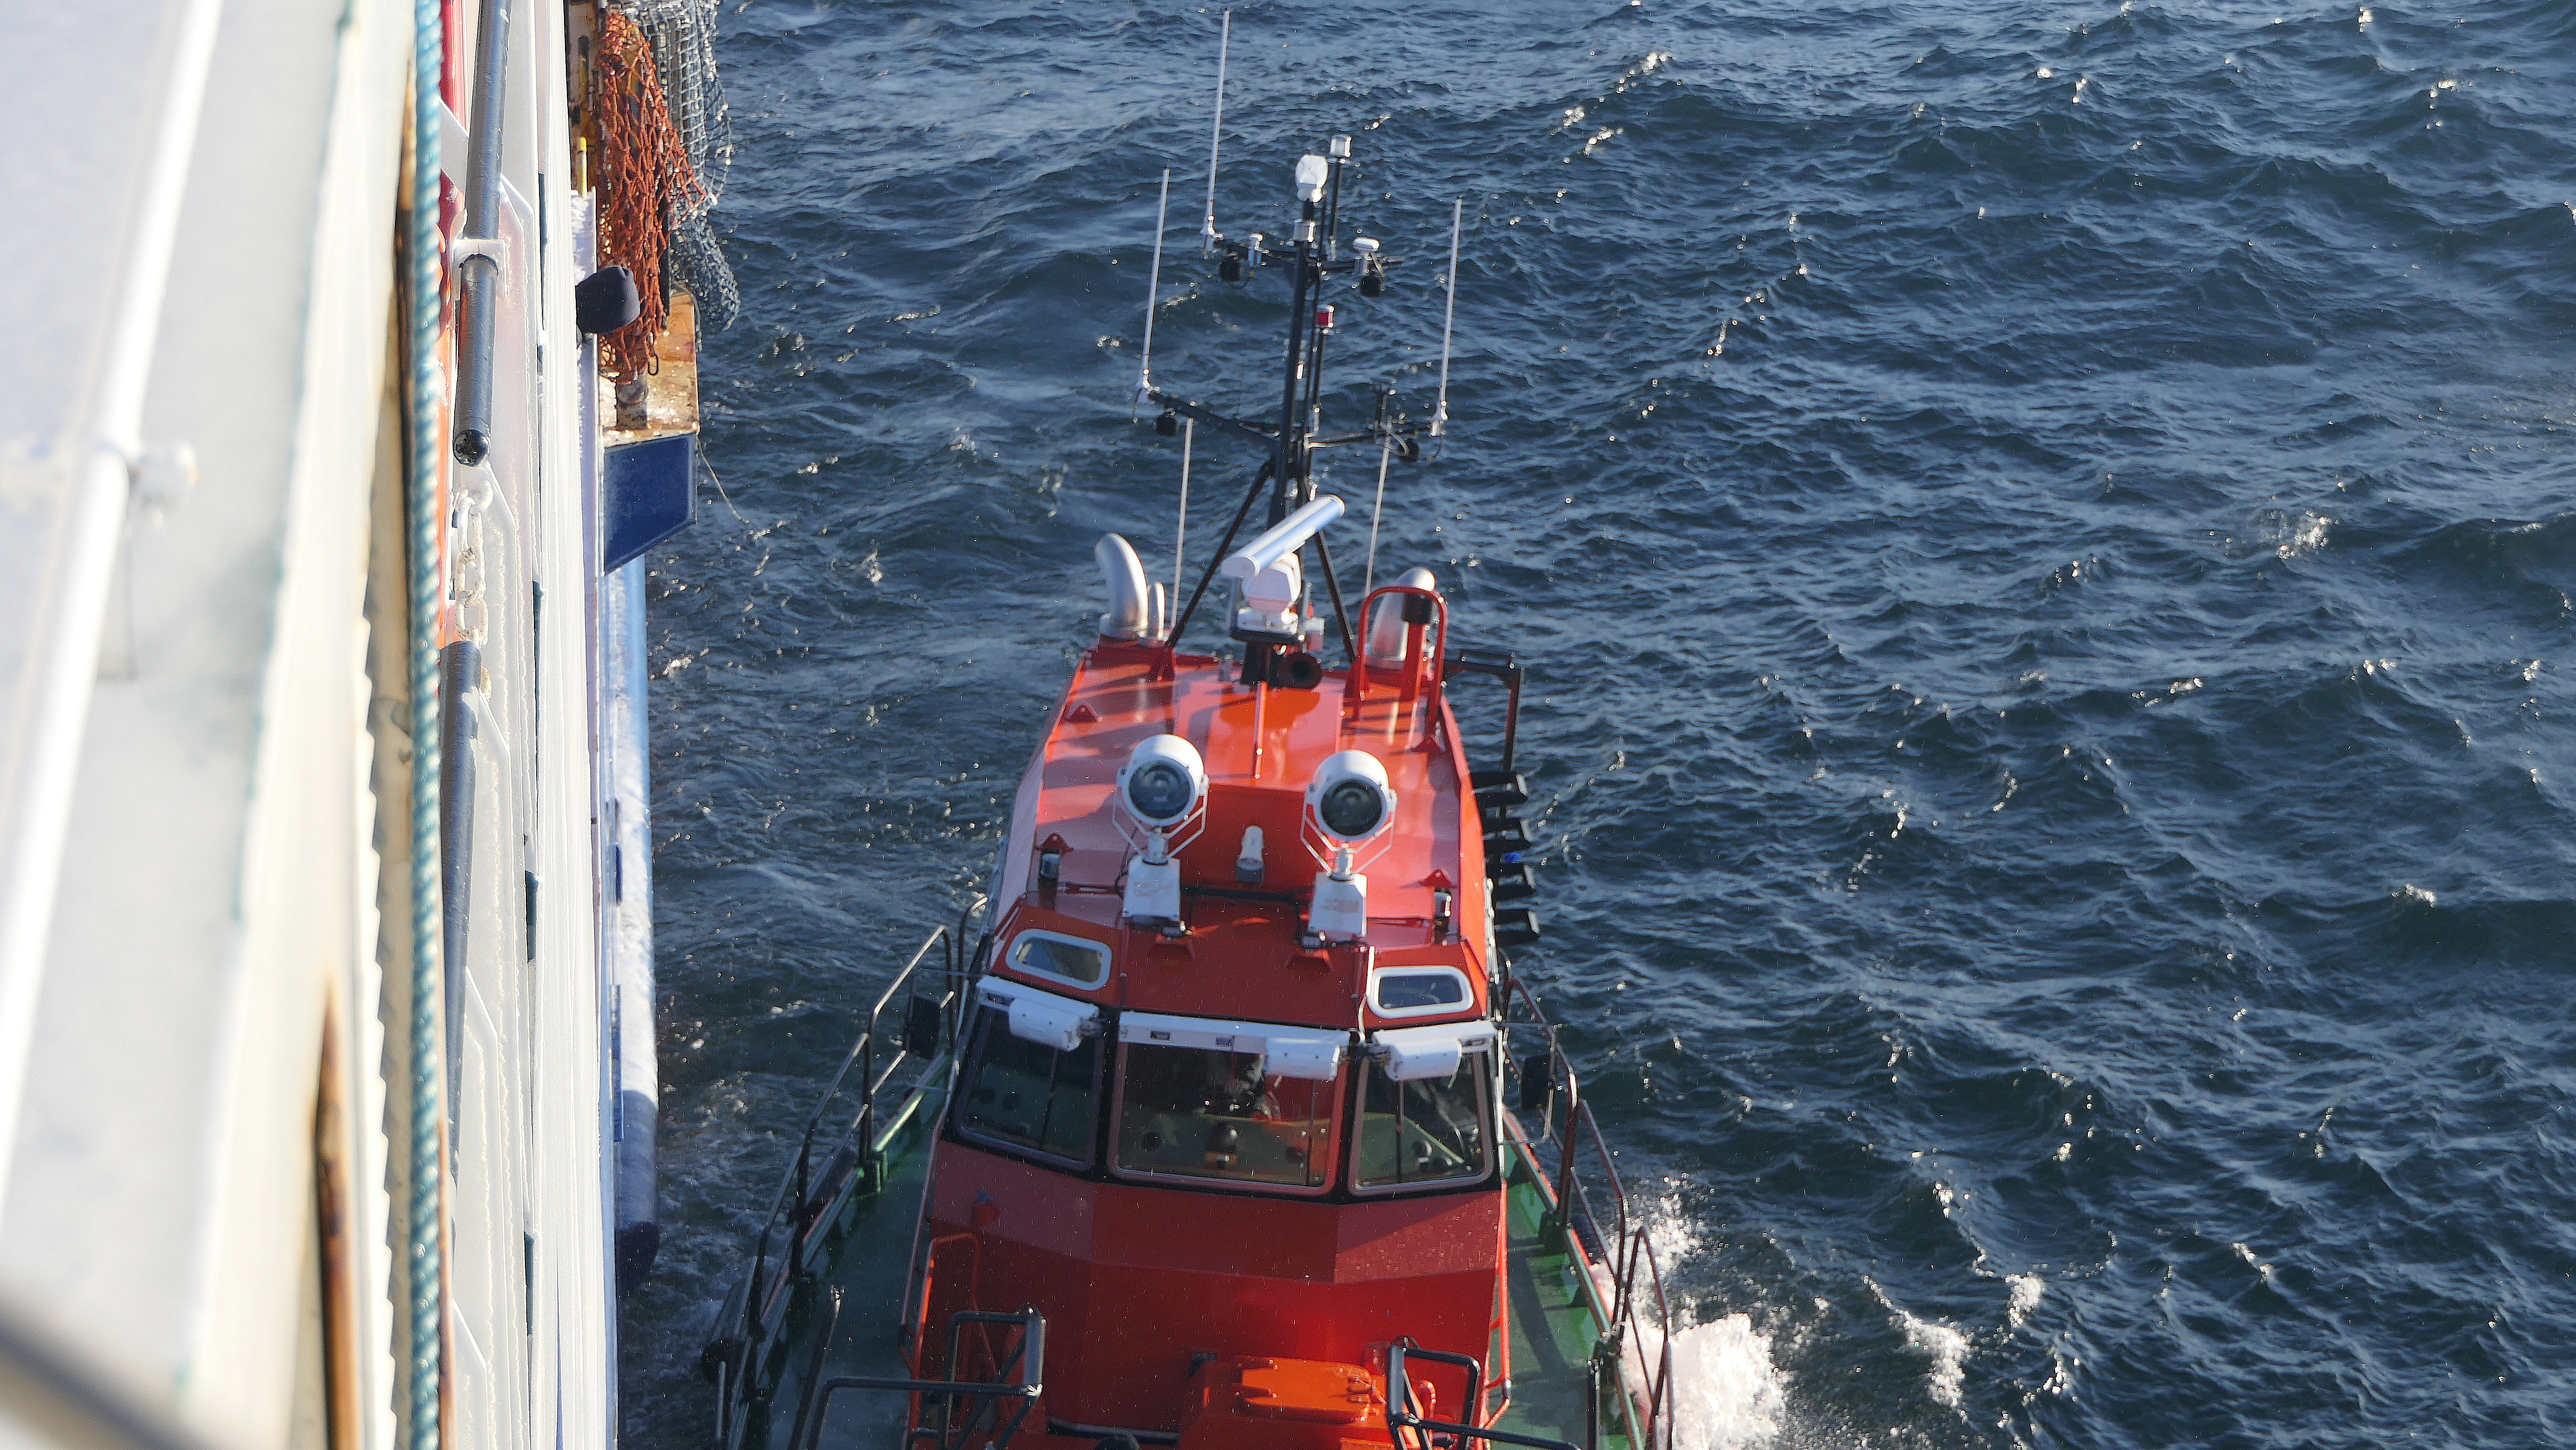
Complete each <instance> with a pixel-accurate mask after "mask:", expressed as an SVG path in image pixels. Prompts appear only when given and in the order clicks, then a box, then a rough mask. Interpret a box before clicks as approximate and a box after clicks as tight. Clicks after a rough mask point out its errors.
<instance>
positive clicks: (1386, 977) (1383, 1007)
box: [1369, 967, 1472, 1017]
mask: <svg viewBox="0 0 2576 1450" xmlns="http://www.w3.org/2000/svg"><path fill="white" fill-rule="evenodd" d="M1471 997H1472V994H1471V993H1470V992H1469V991H1468V989H1467V974H1466V973H1465V972H1462V971H1460V970H1458V969H1457V968H1456V967H1390V968H1388V969H1387V970H1385V971H1382V972H1377V973H1373V974H1372V975H1371V976H1370V977H1369V1006H1370V1007H1371V1008H1373V1009H1374V1010H1375V1011H1376V1012H1377V1015H1379V1016H1380V1017H1426V1016H1430V1015H1432V1014H1433V1013H1444V1012H1445V1013H1450V1014H1453V1015H1454V1014H1455V1013H1456V1012H1457V1011H1458V1010H1459V1009H1461V1008H1463V1007H1465V1006H1466V1005H1467V1003H1468V1002H1469V1000H1471Z"/></svg>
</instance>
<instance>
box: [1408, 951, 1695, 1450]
mask: <svg viewBox="0 0 2576 1450" xmlns="http://www.w3.org/2000/svg"><path fill="white" fill-rule="evenodd" d="M1503 996H1504V1002H1505V1007H1506V1011H1505V1014H1504V1016H1505V1026H1506V1027H1507V1028H1509V1029H1512V1030H1513V1031H1515V1032H1517V1033H1521V1034H1528V1035H1535V1036H1537V1037H1538V1038H1539V1039H1540V1040H1541V1041H1543V1042H1544V1043H1545V1045H1546V1050H1545V1051H1544V1052H1543V1053H1530V1054H1528V1055H1526V1056H1520V1055H1507V1057H1506V1061H1505V1064H1504V1070H1505V1072H1506V1074H1507V1075H1508V1077H1509V1079H1510V1080H1511V1082H1512V1083H1513V1085H1515V1086H1516V1087H1517V1088H1518V1097H1517V1099H1516V1103H1517V1106H1518V1107H1519V1108H1520V1109H1521V1110H1522V1111H1524V1112H1535V1113H1537V1114H1538V1123H1537V1129H1538V1130H1537V1131H1536V1132H1534V1133H1531V1134H1530V1135H1529V1136H1528V1138H1527V1139H1526V1141H1525V1142H1524V1143H1523V1145H1522V1146H1523V1147H1524V1148H1525V1149H1527V1151H1528V1154H1529V1160H1530V1162H1531V1164H1532V1166H1533V1167H1534V1168H1536V1169H1538V1170H1540V1171H1539V1172H1538V1174H1537V1175H1536V1177H1537V1187H1538V1189H1539V1191H1540V1194H1541V1196H1542V1197H1543V1198H1544V1199H1545V1200H1546V1201H1547V1204H1548V1221H1547V1224H1546V1230H1547V1232H1549V1233H1552V1234H1555V1235H1558V1236H1561V1237H1562V1238H1564V1239H1565V1240H1568V1241H1569V1243H1568V1246H1569V1248H1573V1247H1579V1248H1580V1249H1581V1250H1582V1253H1583V1257H1584V1258H1585V1259H1586V1260H1588V1261H1589V1262H1590V1264H1591V1265H1593V1266H1594V1267H1595V1268H1597V1269H1598V1270H1599V1271H1600V1273H1599V1274H1598V1275H1594V1274H1586V1275H1584V1276H1583V1280H1584V1282H1583V1285H1582V1289H1583V1292H1584V1293H1586V1294H1587V1295H1589V1296H1590V1298H1591V1299H1592V1301H1593V1308H1594V1312H1595V1313H1596V1314H1597V1315H1598V1316H1599V1319H1600V1322H1601V1324H1602V1326H1603V1328H1602V1334H1601V1340H1600V1343H1599V1344H1598V1345H1597V1346H1595V1350H1594V1355H1593V1364H1592V1369H1591V1373H1592V1376H1593V1379H1594V1381H1595V1385H1594V1391H1595V1392H1594V1394H1593V1396H1592V1398H1593V1400H1594V1401H1595V1410H1594V1416H1593V1420H1594V1423H1593V1426H1592V1437H1593V1443H1594V1446H1596V1447H1597V1446H1598V1445H1599V1444H1600V1441H1601V1437H1602V1435H1603V1434H1604V1433H1606V1432H1607V1430H1608V1429H1609V1427H1608V1426H1607V1425H1606V1424H1604V1423H1603V1414H1602V1411H1603V1410H1604V1409H1606V1407H1607V1406H1608V1405H1609V1404H1610V1403H1611V1402H1612V1401H1613V1400H1614V1399H1622V1398H1624V1400H1625V1401H1626V1402H1627V1403H1628V1405H1629V1406H1630V1413H1629V1415H1628V1416H1626V1417H1625V1418H1626V1419H1627V1420H1628V1421H1629V1430H1630V1434H1629V1444H1630V1445H1631V1446H1632V1447H1633V1450H1671V1445H1672V1440H1673V1351H1672V1332H1673V1325H1672V1301H1671V1299H1670V1298H1669V1297H1668V1296H1667V1295H1666V1294H1665V1292H1664V1274H1663V1266H1662V1264H1661V1263H1660V1262H1658V1260H1657V1258H1656V1254H1655V1245H1654V1242H1653V1239H1652V1236H1651V1235H1650V1234H1649V1233H1648V1232H1647V1224H1646V1221H1645V1217H1644V1215H1643V1214H1642V1213H1641V1212H1639V1211H1638V1209H1637V1207H1636V1206H1635V1205H1634V1204H1632V1203H1631V1202H1630V1201H1629V1197H1628V1190H1627V1187H1626V1185H1624V1184H1623V1183H1621V1182H1620V1179H1619V1169H1618V1166H1617V1165H1616V1163H1615V1162H1614V1161H1613V1160H1612V1157H1611V1153H1610V1145H1609V1144H1608V1142H1606V1141H1605V1140H1604V1139H1603V1138H1602V1136H1601V1125H1600V1123H1599V1122H1597V1121H1596V1120H1595V1119H1594V1118H1593V1116H1592V1106H1591V1104H1590V1103H1588V1102H1586V1101H1584V1099H1583V1092H1582V1085H1581V1083H1580V1082H1578V1081H1577V1079H1576V1077H1575V1073H1574V1069H1573V1066H1572V1065H1571V1064H1570V1063H1569V1062H1568V1061H1567V1060H1566V1054H1565V1053H1564V1051H1563V1050H1562V1049H1561V1047H1560V1046H1559V1044H1558V1042H1557V1031H1556V1026H1555V1024H1554V1023H1552V1022H1550V1021H1548V1019H1547V1014H1546V1013H1545V1012H1543V1011H1541V1010H1540V1008H1539V1004H1538V997H1537V996H1536V994H1534V993H1532V992H1531V991H1530V988H1529V983H1528V982H1526V981H1525V980H1523V979H1521V978H1520V977H1517V976H1513V975H1510V974H1509V973H1508V972H1507V973H1506V975H1505V977H1504V989H1503ZM1514 1005H1517V1006H1518V1007H1519V1008H1520V1010H1522V1011H1523V1012H1525V1013H1527V1016H1526V1017H1525V1018H1522V1019H1518V1020H1514V1019H1513V1018H1512V1016H1511V1012H1510V1010H1509V1009H1510V1008H1511V1007H1512V1006H1514ZM1524 1040H1526V1037H1524ZM1414 1354H1415V1357H1417V1358H1421V1357H1423V1356H1424V1354H1425V1352H1424V1351H1421V1350H1416V1351H1414ZM1621 1390H1624V1391H1625V1394H1624V1396H1622V1395H1620V1394H1619V1393H1618V1391H1621ZM1471 1403H1472V1401H1471Z"/></svg>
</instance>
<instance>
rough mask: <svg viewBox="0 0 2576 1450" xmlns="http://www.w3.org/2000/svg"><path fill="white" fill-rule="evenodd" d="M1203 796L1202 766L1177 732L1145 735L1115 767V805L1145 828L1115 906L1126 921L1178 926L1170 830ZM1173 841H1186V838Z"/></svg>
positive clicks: (1177, 866)
mask: <svg viewBox="0 0 2576 1450" xmlns="http://www.w3.org/2000/svg"><path fill="white" fill-rule="evenodd" d="M1206 797H1207V764H1206V762H1205V761H1203V760H1201V759H1200V758H1199V751H1198V747H1197V746H1195V745H1192V744H1190V742H1188V741H1186V740H1183V739H1182V738H1181V737H1179V736H1178V735H1151V736H1147V737H1146V738H1145V739H1143V740H1139V741H1137V742H1136V748H1135V749H1134V750H1132V751H1129V752H1128V755H1127V763H1126V765H1124V766H1122V767H1120V768H1119V771H1118V807H1119V809H1120V810H1121V811H1122V812H1124V813H1125V814H1126V815H1129V816H1131V817H1133V818H1134V819H1135V821H1136V823H1137V824H1138V825H1139V826H1142V827H1144V830H1145V845H1144V849H1143V850H1142V851H1140V852H1139V853H1137V855H1136V857H1135V858H1134V859H1133V860H1131V861H1129V862H1128V863H1127V890H1126V894H1125V900H1124V901H1123V903H1122V905H1121V910H1122V911H1124V913H1125V914H1126V917H1127V920H1128V921H1129V922H1130V923H1131V924H1133V925H1137V926H1155V927H1165V928H1174V927H1178V926H1179V925H1180V920H1181V863H1180V860H1179V858H1177V857H1175V856H1174V855H1173V854H1172V852H1173V850H1174V849H1175V843H1174V841H1173V840H1172V833H1173V832H1174V831H1176V830H1179V829H1181V828H1183V827H1186V826H1189V825H1190V824H1191V822H1192V821H1193V820H1194V819H1199V818H1200V817H1199V805H1200V802H1202V801H1203V800H1205V799H1206ZM1188 834H1189V835H1190V836H1195V835H1196V834H1197V832H1196V831H1195V830H1191V831H1190V832H1189V833H1188ZM1178 844H1180V845H1187V844H1188V839H1187V837H1184V839H1183V840H1182V841H1181V842H1179V843H1178Z"/></svg>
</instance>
